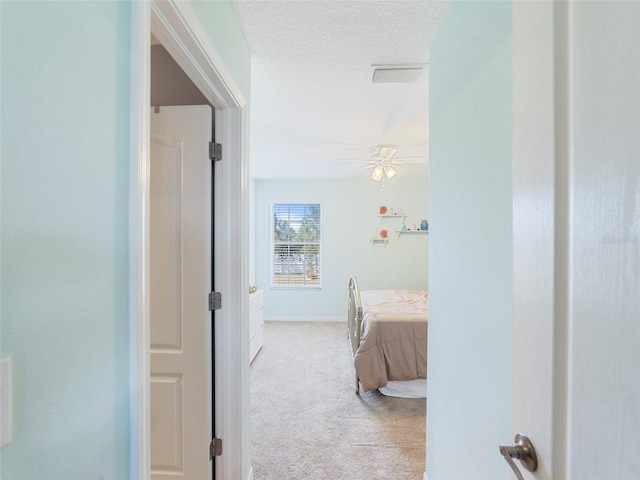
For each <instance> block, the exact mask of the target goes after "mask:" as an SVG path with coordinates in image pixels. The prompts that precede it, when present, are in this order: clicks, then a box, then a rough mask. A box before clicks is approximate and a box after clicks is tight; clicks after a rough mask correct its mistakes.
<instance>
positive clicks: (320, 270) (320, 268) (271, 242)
mask: <svg viewBox="0 0 640 480" xmlns="http://www.w3.org/2000/svg"><path fill="white" fill-rule="evenodd" d="M276 205H304V206H305V208H306V206H307V205H314V206H315V205H317V206H318V208H319V209H320V219H319V225H318V226H319V229H320V241H319V242H308V243H307V244H308V245H318V283H317V284H313V285H296V284H286V285H283V284H276V283H275V282H274V280H275V278H274V274H275V262H274V256H275V246H276V245H282V244H287V243H289V244H292V243H293V244H296V243H301V242H276V241H275V238H274V237H275V235H274V233H275V232H274V227H275V225H274V221H273V219H274V209H275V207H276ZM323 210H324V209H323V207H322V203H321V202H312V201H291V202H271V204H270V208H269V286H270V288H271V289H272V290H321V289H322V278H323V276H324V272H323V270H324V268H323V264H322V238H323V236H324V235H323V231H322V225H323V215H324V213H323Z"/></svg>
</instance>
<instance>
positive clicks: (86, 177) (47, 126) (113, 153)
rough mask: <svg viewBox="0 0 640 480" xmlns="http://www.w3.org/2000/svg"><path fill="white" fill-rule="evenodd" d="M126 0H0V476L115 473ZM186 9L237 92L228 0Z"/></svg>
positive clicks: (122, 309)
mask: <svg viewBox="0 0 640 480" xmlns="http://www.w3.org/2000/svg"><path fill="white" fill-rule="evenodd" d="M129 8H130V4H129V2H124V1H122V2H102V1H100V2H98V1H91V0H88V1H84V2H76V1H73V2H64V1H60V2H51V1H45V2H11V1H4V0H3V1H1V2H0V12H1V14H0V17H1V52H0V58H1V68H2V91H1V96H0V100H1V104H2V114H1V120H2V124H1V125H2V129H1V131H0V134H1V162H2V163H1V172H2V178H1V191H0V192H1V209H2V211H1V218H0V222H1V224H0V227H1V237H0V242H1V243H0V249H1V250H0V253H1V260H2V265H1V268H2V272H1V273H2V278H1V310H0V314H1V317H0V322H1V324H0V335H1V338H0V355H2V356H3V357H4V356H11V357H12V359H13V409H14V410H13V442H12V443H11V444H9V445H6V446H5V447H3V448H2V449H1V450H0V460H1V473H0V478H2V479H3V480H5V479H6V480H9V479H11V480H21V479H24V480H41V479H42V480H45V479H46V480H70V479H89V478H95V479H104V480H106V479H112V480H122V479H125V478H128V475H129V463H130V459H129V441H130V440H129V420H128V418H129V399H128V397H129V369H128V362H129V358H128V348H129V318H128V301H129V298H128V268H129V267H128V219H129V211H128V208H129V207H128V196H129V178H128V169H129V166H128V165H129V77H130V66H129V62H130V58H129V54H130V33H129V31H130V13H129ZM196 9H197V10H198V12H199V14H200V18H201V19H202V21H203V24H204V25H205V28H206V30H207V31H208V32H209V34H210V35H211V36H212V40H213V43H214V45H215V46H216V48H217V49H218V50H219V51H220V53H221V55H222V57H223V59H224V61H225V62H227V63H228V66H229V70H230V71H231V73H232V74H233V76H234V77H235V79H236V81H237V82H238V84H239V87H240V88H241V89H242V90H243V93H244V95H245V97H247V98H248V97H249V85H250V63H251V62H250V56H249V52H248V49H247V48H246V42H245V41H244V38H242V37H241V36H238V32H239V31H240V30H239V27H238V23H237V20H236V19H235V17H234V16H233V15H232V10H231V6H230V4H229V3H228V2H210V4H207V5H203V6H200V7H198V6H196ZM207 9H208V10H207ZM207 11H214V12H223V13H224V14H223V15H216V16H214V17H207V15H206V12H207Z"/></svg>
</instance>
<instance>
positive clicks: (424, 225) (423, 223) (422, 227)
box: [420, 220, 429, 230]
mask: <svg viewBox="0 0 640 480" xmlns="http://www.w3.org/2000/svg"><path fill="white" fill-rule="evenodd" d="M420 230H429V222H427V221H426V220H422V221H421V222H420Z"/></svg>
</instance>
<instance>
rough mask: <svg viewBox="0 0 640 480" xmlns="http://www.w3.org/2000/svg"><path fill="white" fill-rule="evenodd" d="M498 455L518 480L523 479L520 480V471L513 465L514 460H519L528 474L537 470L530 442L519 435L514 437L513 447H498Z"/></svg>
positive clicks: (534, 453)
mask: <svg viewBox="0 0 640 480" xmlns="http://www.w3.org/2000/svg"><path fill="white" fill-rule="evenodd" d="M500 454H501V455H502V456H503V457H504V459H505V460H506V461H507V463H508V464H509V466H510V467H511V470H513V473H515V474H516V477H517V478H518V480H524V478H522V474H521V473H520V470H518V467H517V465H516V464H515V463H514V461H513V459H514V458H515V459H516V460H520V463H521V464H522V466H523V467H524V468H526V469H527V470H529V471H530V472H535V471H536V470H537V469H538V457H537V456H536V449H535V448H533V444H532V443H531V440H529V439H528V438H527V437H525V436H524V435H520V434H519V433H518V434H517V435H516V439H515V444H514V445H500Z"/></svg>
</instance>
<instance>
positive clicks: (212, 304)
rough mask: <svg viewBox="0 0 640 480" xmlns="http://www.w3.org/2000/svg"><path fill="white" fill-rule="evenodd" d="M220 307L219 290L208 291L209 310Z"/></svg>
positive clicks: (220, 295) (220, 297) (220, 296)
mask: <svg viewBox="0 0 640 480" xmlns="http://www.w3.org/2000/svg"><path fill="white" fill-rule="evenodd" d="M221 308H222V294H221V293H220V292H210V293H209V311H213V310H220V309H221Z"/></svg>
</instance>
